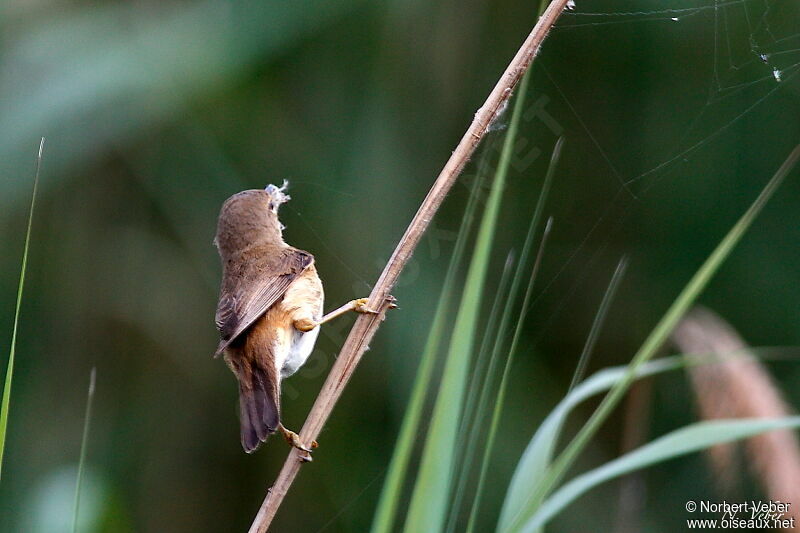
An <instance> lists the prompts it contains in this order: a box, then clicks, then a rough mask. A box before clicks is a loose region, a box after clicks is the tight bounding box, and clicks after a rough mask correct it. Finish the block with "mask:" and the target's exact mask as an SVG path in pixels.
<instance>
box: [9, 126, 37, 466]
mask: <svg viewBox="0 0 800 533" xmlns="http://www.w3.org/2000/svg"><path fill="white" fill-rule="evenodd" d="M43 149H44V137H42V140H41V141H40V142H39V154H38V156H37V157H36V175H35V177H34V178H33V193H32V195H31V207H30V209H29V210H28V229H27V230H26V232H25V248H24V249H23V250H22V267H21V268H20V274H19V285H17V307H16V309H15V311H14V329H13V331H12V333H11V348H10V350H9V353H8V366H7V368H6V379H5V383H4V385H3V401H2V404H0V476H2V471H3V456H4V455H5V450H6V432H7V431H8V411H9V408H10V405H11V382H12V379H13V377H14V356H15V352H16V348H17V326H18V325H19V311H20V309H21V308H22V291H23V288H24V287H25V270H26V269H27V268H28V249H29V248H30V243H31V227H32V226H33V208H34V206H35V205H36V190H37V188H38V187H39V171H40V170H41V168H42V150H43Z"/></svg>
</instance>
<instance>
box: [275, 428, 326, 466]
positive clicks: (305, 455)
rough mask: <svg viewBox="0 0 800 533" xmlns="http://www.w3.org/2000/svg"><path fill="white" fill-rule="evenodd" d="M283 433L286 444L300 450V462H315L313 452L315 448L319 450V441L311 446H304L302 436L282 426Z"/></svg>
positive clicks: (313, 442)
mask: <svg viewBox="0 0 800 533" xmlns="http://www.w3.org/2000/svg"><path fill="white" fill-rule="evenodd" d="M281 432H282V433H283V438H284V439H286V442H288V443H289V446H291V447H292V448H297V449H298V450H300V452H301V453H300V460H301V461H303V462H304V463H310V462H311V461H313V459H312V458H311V452H312V451H313V450H314V448H317V447H318V446H319V444H317V441H315V440H312V441H311V444H310V445H309V446H306V445H305V444H303V441H301V440H300V435H298V434H297V433H295V432H294V431H292V430H289V429H286V428H285V427H283V426H281Z"/></svg>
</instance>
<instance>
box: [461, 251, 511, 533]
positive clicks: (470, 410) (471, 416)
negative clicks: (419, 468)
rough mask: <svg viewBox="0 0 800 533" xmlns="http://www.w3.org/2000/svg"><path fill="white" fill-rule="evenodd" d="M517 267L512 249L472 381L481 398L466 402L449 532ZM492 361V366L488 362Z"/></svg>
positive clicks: (464, 484)
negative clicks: (502, 317)
mask: <svg viewBox="0 0 800 533" xmlns="http://www.w3.org/2000/svg"><path fill="white" fill-rule="evenodd" d="M513 267H514V253H513V252H509V254H508V257H507V258H506V264H505V266H504V267H503V275H502V277H501V278H500V284H499V285H498V287H497V294H496V296H495V300H494V303H493V304H492V310H491V312H490V313H489V322H488V324H487V326H486V329H485V331H484V332H483V335H484V337H483V341H481V347H480V349H479V350H478V361H477V362H476V364H475V368H474V369H473V370H472V380H471V381H470V385H469V387H470V388H469V390H471V391H477V390H480V391H481V393H480V399H478V395H477V394H470V395H468V397H467V402H466V405H465V406H464V415H463V417H462V421H461V428H460V429H459V431H458V432H459V434H460V435H461V441H462V442H465V443H466V448H465V450H464V454H463V457H462V458H461V460H460V464H461V467H460V468H459V471H458V472H457V473H456V476H455V478H456V481H455V485H456V490H455V495H454V497H453V503H452V505H451V506H450V512H449V516H448V518H447V527H446V528H445V531H446V532H447V533H452V532H454V531H455V528H456V524H457V522H458V515H459V510H460V509H461V502H462V501H463V499H464V493H465V491H466V489H467V482H468V481H469V477H470V476H469V474H470V470H471V468H472V461H473V459H474V457H475V450H476V448H477V446H478V443H479V442H480V434H479V433H480V431H481V427H482V424H481V421H482V420H483V404H484V403H486V397H487V396H488V394H489V390H490V389H491V383H492V381H493V376H494V374H495V369H496V367H497V360H498V353H497V352H498V350H490V344H496V343H492V342H491V341H492V339H495V340H497V339H498V338H499V331H500V330H499V329H497V319H498V317H499V316H500V315H501V314H503V313H502V312H501V309H503V308H504V307H503V303H504V302H505V308H507V307H508V306H509V305H511V302H512V301H513V298H512V297H511V296H512V295H511V293H509V292H507V288H508V282H509V281H510V278H511V272H512V270H513ZM487 363H488V365H487Z"/></svg>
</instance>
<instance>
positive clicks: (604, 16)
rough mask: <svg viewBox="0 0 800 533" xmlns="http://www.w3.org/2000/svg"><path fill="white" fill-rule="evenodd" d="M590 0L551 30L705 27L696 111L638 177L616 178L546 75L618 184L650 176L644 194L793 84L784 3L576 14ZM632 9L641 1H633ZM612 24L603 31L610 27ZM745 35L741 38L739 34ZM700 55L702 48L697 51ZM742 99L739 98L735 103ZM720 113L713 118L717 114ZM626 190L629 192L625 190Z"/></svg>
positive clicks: (792, 35) (792, 25) (799, 57)
mask: <svg viewBox="0 0 800 533" xmlns="http://www.w3.org/2000/svg"><path fill="white" fill-rule="evenodd" d="M586 5H591V4H590V3H588V2H580V0H579V1H578V3H577V5H576V6H574V7H573V9H571V10H568V11H566V12H565V13H564V16H563V17H562V19H561V23H560V24H559V25H558V26H557V27H556V28H555V29H554V31H556V32H567V31H580V30H582V29H588V28H601V27H604V26H609V27H612V26H618V25H630V24H642V23H650V24H669V25H672V26H674V27H675V29H676V30H675V31H680V30H681V26H682V25H683V24H686V23H687V22H689V21H692V20H695V21H696V20H697V19H699V18H701V17H705V18H706V19H708V20H707V21H702V23H703V24H705V25H707V26H708V27H709V28H713V32H711V31H709V32H708V50H709V51H710V53H711V54H712V60H711V72H710V73H709V75H708V77H709V80H708V92H707V96H706V99H705V102H704V103H703V105H702V106H701V109H700V110H699V112H698V113H697V114H696V115H695V116H694V118H693V119H692V120H691V122H690V124H689V126H688V127H687V128H686V130H685V132H684V133H683V135H682V136H681V138H680V139H679V140H678V142H677V143H676V145H677V147H676V148H675V149H674V150H673V151H672V152H671V154H670V155H669V156H667V157H666V158H665V159H663V160H662V161H660V162H658V163H656V164H655V165H653V166H651V167H650V168H647V169H646V170H644V171H643V172H640V173H638V174H635V175H632V176H627V177H623V176H621V175H620V173H619V171H618V170H617V169H616V168H615V166H614V165H613V163H612V161H611V159H610V158H609V157H608V155H607V154H606V153H605V151H604V149H603V148H602V146H601V143H599V142H598V141H597V139H596V136H595V135H594V134H593V132H592V131H591V130H590V128H589V127H587V126H586V124H585V123H584V121H583V120H582V118H581V117H580V115H579V113H578V111H576V110H575V109H574V107H573V105H572V104H571V103H570V101H569V98H568V96H567V95H566V94H565V92H564V90H562V88H561V86H560V85H559V82H558V80H556V79H554V78H553V76H551V75H550V74H549V73H548V77H549V78H550V81H551V82H552V83H553V85H554V86H555V87H556V89H557V90H558V91H559V92H560V93H561V95H562V97H563V98H564V100H565V101H566V102H567V104H568V105H569V106H570V108H571V109H572V111H573V113H574V114H575V116H576V117H577V118H578V120H579V121H580V122H581V125H582V127H583V129H584V130H585V131H586V133H587V134H588V136H589V137H590V138H591V140H592V142H593V143H594V144H595V146H596V147H597V149H598V151H599V152H600V154H601V155H602V157H603V158H604V159H605V161H606V162H607V163H608V165H609V168H610V169H611V171H612V172H613V173H614V174H615V175H616V176H617V178H618V179H619V181H620V182H621V185H622V187H623V188H625V189H627V190H629V191H630V187H631V186H632V185H633V184H636V183H638V182H640V181H643V180H645V178H652V181H650V183H649V184H647V186H646V187H645V189H644V190H645V191H646V190H647V189H648V188H649V187H651V186H652V185H653V184H654V183H655V182H657V181H659V180H660V179H661V178H662V177H663V175H664V173H666V172H668V171H669V170H670V169H672V168H674V166H675V164H676V163H679V162H681V161H685V160H686V159H687V158H688V157H689V156H691V155H693V154H694V153H696V152H697V151H698V150H700V149H701V148H703V147H705V146H706V145H708V144H709V143H711V142H713V141H714V140H716V139H717V138H718V137H720V136H721V135H723V134H724V133H725V132H726V131H728V130H729V129H730V128H731V126H733V125H734V124H736V123H738V122H740V121H741V120H742V119H743V118H744V117H746V116H748V115H750V114H751V113H753V111H755V110H756V109H757V108H758V107H759V106H760V105H761V104H762V103H763V102H764V101H766V100H768V99H770V98H771V97H773V96H774V95H775V94H776V93H778V92H780V91H785V90H786V88H787V87H794V88H795V89H796V86H797V83H796V82H797V74H798V72H800V31H798V30H800V7H799V6H798V4H797V3H796V2H792V1H786V0H729V1H720V0H715V1H713V2H710V3H709V2H706V3H702V4H697V5H692V6H686V7H679V6H676V7H671V8H663V9H655V10H641V9H636V10H624V9H621V10H618V11H610V12H591V11H584V10H583V7H584V6H586ZM633 5H635V6H636V7H640V6H641V3H640V2H637V3H636V4H633ZM611 30H612V28H609V31H611ZM742 35H746V36H747V38H746V39H742V38H741V36H742ZM698 52H699V53H703V51H702V50H701V51H698ZM742 99H744V101H745V102H746V103H745V105H744V106H742V104H741V102H742ZM720 116H722V117H723V118H722V119H720V118H719V117H720ZM631 194H632V193H631Z"/></svg>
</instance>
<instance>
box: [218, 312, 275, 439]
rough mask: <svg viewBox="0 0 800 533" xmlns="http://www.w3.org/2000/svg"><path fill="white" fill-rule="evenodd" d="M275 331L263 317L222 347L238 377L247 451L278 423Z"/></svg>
mask: <svg viewBox="0 0 800 533" xmlns="http://www.w3.org/2000/svg"><path fill="white" fill-rule="evenodd" d="M276 334H277V331H276V330H275V329H274V328H272V327H270V324H269V323H268V320H267V317H266V316H263V317H261V318H260V319H259V320H257V321H256V323H255V324H253V326H252V327H251V328H250V329H249V330H248V332H247V334H246V335H243V336H242V337H241V338H240V339H239V340H237V341H236V342H234V343H233V344H231V345H230V346H228V348H227V349H226V350H225V361H226V362H227V363H228V366H230V368H231V370H232V371H233V373H234V374H235V375H236V377H237V379H238V380H239V418H240V423H241V433H242V435H241V437H242V447H243V448H244V450H245V451H246V452H247V453H251V452H253V451H255V449H256V448H258V446H259V445H260V444H261V443H262V442H265V441H266V440H267V437H269V435H271V434H272V433H274V432H275V430H276V429H277V428H278V424H279V423H280V377H279V376H278V371H277V368H276V366H275V354H274V352H273V347H274V346H275V341H276V339H275V336H276Z"/></svg>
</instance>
